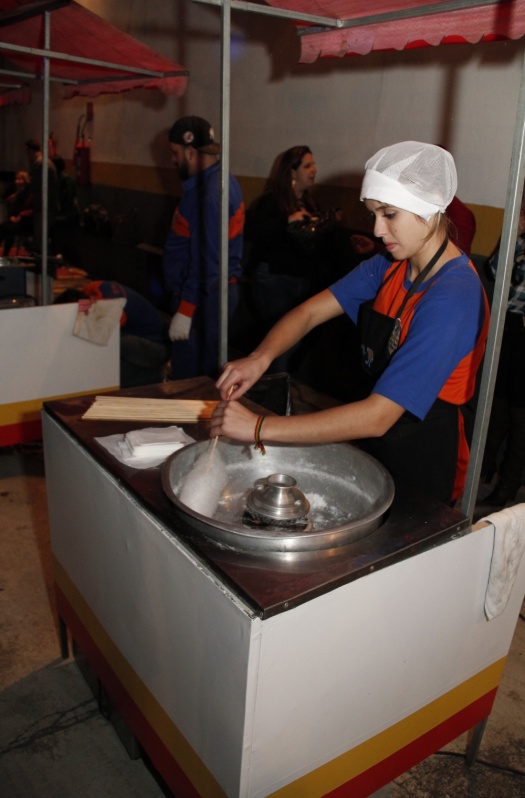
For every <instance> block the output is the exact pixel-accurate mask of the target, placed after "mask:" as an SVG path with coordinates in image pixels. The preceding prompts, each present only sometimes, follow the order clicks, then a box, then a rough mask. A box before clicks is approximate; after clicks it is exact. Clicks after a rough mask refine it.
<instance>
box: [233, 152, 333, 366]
mask: <svg viewBox="0 0 525 798" xmlns="http://www.w3.org/2000/svg"><path fill="white" fill-rule="evenodd" d="M316 175H317V166H316V163H315V159H314V156H313V154H312V151H311V150H310V148H309V147H307V146H305V145H301V146H295V147H291V148H290V149H288V150H286V151H285V152H284V153H282V155H281V156H280V158H279V159H278V160H277V163H276V167H275V169H274V172H273V174H272V175H271V177H270V179H269V181H268V185H267V189H266V191H265V193H264V194H263V196H262V197H261V198H260V199H259V201H258V202H257V204H256V206H255V207H254V208H253V209H252V210H251V211H250V213H249V216H248V222H247V229H246V238H247V239H248V240H249V241H250V244H251V250H250V259H249V260H250V267H249V271H250V277H251V296H252V301H253V305H254V307H255V309H256V312H257V314H258V316H259V320H260V321H261V322H262V324H263V327H265V328H266V329H269V327H271V326H272V325H273V324H274V323H275V322H276V321H277V320H278V319H280V318H281V317H282V316H284V314H285V313H287V312H288V311H289V310H291V308H294V307H295V306H296V305H299V304H300V303H301V302H304V300H305V299H308V298H309V297H310V296H312V295H313V294H314V293H316V291H317V290H318V289H319V285H320V280H321V279H322V275H323V264H324V263H326V260H327V258H328V249H329V233H330V228H331V225H330V224H326V223H325V224H323V225H319V219H320V212H319V209H318V207H317V205H316V203H315V200H314V198H313V196H312V192H311V189H312V187H313V185H314V182H315V178H316ZM290 356H291V352H288V353H286V354H283V355H282V356H281V357H280V358H279V359H278V360H277V362H276V363H274V370H277V371H283V370H285V369H286V367H287V365H288V361H289V358H290Z"/></svg>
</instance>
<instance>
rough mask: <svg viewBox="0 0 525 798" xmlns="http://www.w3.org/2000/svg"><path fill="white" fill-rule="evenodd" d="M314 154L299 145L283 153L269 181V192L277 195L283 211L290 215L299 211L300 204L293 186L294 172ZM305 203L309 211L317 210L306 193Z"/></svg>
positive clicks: (304, 195) (304, 146) (304, 196)
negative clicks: (304, 160) (308, 156)
mask: <svg viewBox="0 0 525 798" xmlns="http://www.w3.org/2000/svg"><path fill="white" fill-rule="evenodd" d="M308 154H310V155H311V154H312V150H311V149H310V147H307V146H306V145H297V146H295V147H290V149H289V150H286V151H285V152H283V154H282V155H281V157H280V158H279V159H278V161H277V164H276V167H275V171H274V173H273V175H272V176H271V178H270V181H269V191H271V193H272V194H274V195H275V197H276V198H277V200H278V202H279V206H280V208H281V210H283V211H284V212H285V213H287V214H290V213H293V212H294V211H296V210H298V208H299V203H298V201H297V197H296V196H295V192H294V190H293V185H292V170H295V169H298V168H299V167H300V166H301V164H302V162H303V158H304V156H305V155H308ZM303 202H304V205H305V206H306V208H307V209H308V210H311V211H314V210H316V205H315V202H314V200H313V199H312V197H311V196H310V195H309V194H308V193H307V192H306V191H305V193H304V194H303Z"/></svg>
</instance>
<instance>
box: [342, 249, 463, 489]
mask: <svg viewBox="0 0 525 798" xmlns="http://www.w3.org/2000/svg"><path fill="white" fill-rule="evenodd" d="M447 243H448V239H447V238H445V240H444V241H443V244H442V245H441V246H440V248H439V249H438V251H437V252H436V254H435V255H434V257H433V258H432V260H431V261H430V262H429V263H428V264H427V265H426V266H425V268H424V269H423V271H422V272H421V274H420V275H419V276H418V277H417V279H416V280H415V281H414V282H413V284H412V286H411V287H410V289H409V291H408V292H407V294H406V296H405V299H404V300H403V302H402V303H401V305H400V307H399V308H398V310H397V312H396V313H395V314H394V317H391V316H387V315H385V314H383V313H379V312H378V311H376V310H374V308H373V304H374V300H371V301H370V302H366V303H364V304H363V305H361V308H360V311H359V321H358V326H359V335H360V344H361V357H362V360H361V362H362V366H363V368H364V370H365V371H366V373H367V374H369V375H370V376H372V377H374V378H375V379H377V378H378V377H379V376H380V375H381V374H382V372H383V371H384V370H385V368H386V367H387V366H388V364H389V362H390V360H391V358H392V356H393V355H394V353H395V352H396V350H397V348H398V346H399V339H400V336H401V314H402V312H403V309H404V308H405V306H406V303H407V302H408V300H409V299H410V297H411V296H412V295H413V294H414V292H415V291H416V289H417V288H418V287H419V285H421V283H422V282H423V280H424V279H425V277H426V276H427V275H428V274H429V273H430V271H431V269H432V267H433V266H434V265H435V264H436V263H437V261H438V260H439V258H440V257H441V255H442V254H443V252H444V251H445V248H446V246H447ZM403 263H404V261H401V262H400V263H399V265H398V266H397V267H396V268H395V269H394V270H393V271H392V272H391V273H390V274H389V275H388V277H387V278H386V280H384V281H383V282H382V283H381V286H380V287H379V291H381V289H382V287H383V286H384V285H386V283H387V282H388V281H389V280H390V279H391V278H392V277H393V276H394V274H396V273H397V271H398V269H399V268H400V267H401V266H402V265H403ZM379 291H378V293H379ZM459 412H460V410H459V408H458V407H457V405H453V404H450V403H449V402H444V401H442V400H441V399H436V401H435V402H434V404H433V405H432V407H431V408H430V410H429V411H428V413H427V415H426V416H425V418H424V419H423V420H421V419H418V418H417V417H416V416H414V415H412V413H409V412H405V413H403V415H402V416H401V418H400V419H399V420H398V421H397V422H396V423H395V424H394V425H393V426H392V427H391V428H390V429H389V430H388V432H386V433H385V434H384V435H382V436H381V437H379V438H366V439H364V440H362V441H359V442H358V444H359V446H360V447H361V448H362V449H364V450H365V451H367V452H369V454H371V455H373V456H374V457H376V458H377V459H378V460H379V461H380V462H381V463H383V465H384V466H385V468H387V469H388V471H389V472H390V473H391V474H392V477H393V479H394V481H395V483H396V486H398V487H401V486H404V487H407V488H409V489H410V490H415V491H417V492H418V493H423V494H427V495H429V496H432V497H433V498H435V499H439V500H440V501H442V502H445V503H450V502H451V500H452V494H453V489H454V482H455V478H456V468H457V457H458V448H459V418H458V413H459Z"/></svg>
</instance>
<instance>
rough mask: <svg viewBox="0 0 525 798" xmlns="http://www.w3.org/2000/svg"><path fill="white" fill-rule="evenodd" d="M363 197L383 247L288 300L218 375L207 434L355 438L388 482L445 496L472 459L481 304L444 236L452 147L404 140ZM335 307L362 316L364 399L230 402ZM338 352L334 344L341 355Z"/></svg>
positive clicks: (381, 159) (373, 169) (373, 161)
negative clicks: (275, 412)
mask: <svg viewBox="0 0 525 798" xmlns="http://www.w3.org/2000/svg"><path fill="white" fill-rule="evenodd" d="M365 169H366V171H365V176H364V180H363V185H362V190H361V200H362V201H363V202H364V203H365V205H366V207H367V208H368V210H369V211H370V213H371V214H372V216H373V217H374V234H375V235H376V236H378V237H379V238H381V239H382V240H383V244H384V251H383V252H381V253H379V254H377V255H375V256H374V257H372V258H370V259H369V260H367V261H364V262H363V263H362V264H360V265H359V266H358V267H357V268H355V269H354V270H352V271H351V272H349V274H347V275H346V276H345V277H343V278H342V279H341V280H339V281H338V282H336V283H334V284H333V285H332V286H331V287H330V288H328V289H326V290H324V291H322V292H321V293H319V294H317V295H316V296H314V297H312V298H311V299H309V300H307V301H306V302H304V303H303V304H302V305H300V306H298V307H297V308H294V309H293V310H292V311H290V313H288V314H287V315H286V316H285V317H284V318H283V319H281V320H280V321H279V322H278V323H277V324H276V325H275V326H274V327H273V328H272V330H270V332H269V333H268V335H267V336H266V338H265V339H264V340H263V341H262V342H261V344H260V345H259V346H258V347H257V348H256V349H255V350H254V351H253V352H252V353H251V354H250V355H249V356H248V357H245V358H243V359H241V360H237V361H233V362H230V363H227V364H226V366H225V367H224V370H223V373H222V375H221V376H220V378H219V380H218V381H217V387H218V388H219V389H220V393H221V397H222V398H223V400H226V397H227V395H228V392H229V391H230V388H231V387H232V386H235V387H234V389H233V391H232V393H231V400H232V401H229V402H227V401H222V402H220V403H219V405H218V406H217V409H216V411H215V413H214V416H213V419H212V425H211V436H212V437H213V436H216V435H226V436H228V437H231V438H234V439H236V440H240V441H253V440H254V439H255V444H256V446H257V447H258V448H260V447H261V446H262V445H263V441H264V442H267V443H270V442H276V443H298V444H305V443H329V442H335V441H348V440H350V441H355V442H358V444H359V445H360V446H361V447H362V448H363V449H365V450H366V451H368V452H370V453H371V454H372V455H374V456H375V457H377V459H378V460H380V461H381V462H382V463H383V464H384V465H385V466H386V468H387V469H388V470H389V471H390V473H391V474H392V476H393V477H394V480H395V482H396V485H397V486H398V487H399V486H400V485H405V486H408V487H410V488H411V489H414V490H416V491H418V492H421V493H424V494H427V495H430V496H433V497H435V498H438V499H440V500H442V501H444V502H447V503H449V502H453V501H455V500H456V498H457V497H458V496H459V495H460V493H461V491H462V489H463V485H464V479H465V472H466V467H467V463H468V455H469V451H468V444H467V441H466V438H465V432H464V423H463V416H462V412H461V408H462V405H464V404H465V403H467V402H468V401H469V400H470V399H471V398H472V396H473V394H474V389H475V378H476V371H477V369H478V367H479V364H480V361H481V358H482V356H483V352H484V347H485V341H486V336H487V328H488V321H489V311H488V304H487V300H486V297H485V294H484V291H483V288H482V285H481V282H480V280H479V277H478V275H477V273H476V271H475V269H474V267H473V265H472V264H471V263H470V261H469V260H468V258H467V257H466V256H465V255H464V254H463V253H462V252H460V250H459V249H458V248H457V247H456V246H455V244H453V243H452V242H451V241H449V239H448V236H447V227H446V217H445V216H444V211H445V209H446V207H447V205H448V204H449V203H450V201H451V200H452V198H453V197H454V195H455V193H456V188H457V176H456V168H455V165H454V160H453V158H452V156H451V155H450V153H448V152H447V151H446V150H444V149H442V148H441V147H437V146H436V145H433V144H425V143H420V142H414V141H405V142H400V143H398V144H394V145H392V146H390V147H385V148H383V149H381V150H380V151H379V152H377V153H376V154H375V155H374V156H373V157H372V158H370V160H369V161H368V162H367V164H366V167H365ZM343 313H346V314H348V316H350V318H351V319H352V320H353V321H354V322H356V323H358V326H359V335H360V344H361V355H362V365H363V367H364V369H365V370H366V371H367V372H368V374H370V375H371V377H372V378H373V380H374V382H373V387H372V389H371V392H370V394H369V396H368V397H367V398H365V399H363V400H361V401H357V402H352V403H351V404H346V405H342V406H340V407H335V408H331V409H329V410H323V411H320V412H317V413H312V414H305V415H299V416H284V417H281V416H266V417H260V416H257V415H254V414H253V413H252V412H250V411H249V410H247V408H245V407H244V406H243V405H242V404H240V403H239V402H237V401H234V400H236V399H238V398H239V397H240V396H242V395H243V394H244V393H245V392H246V391H247V390H248V389H249V388H250V387H251V386H252V385H253V384H254V383H255V382H256V381H257V380H258V379H259V377H260V376H261V375H262V374H263V372H264V371H266V369H267V368H268V366H269V365H270V363H271V362H272V360H274V358H275V357H277V356H278V355H279V354H281V353H282V352H285V351H286V350H287V349H289V348H290V347H291V346H293V345H294V344H295V343H296V342H297V341H299V340H300V339H301V338H302V337H304V336H305V335H306V334H307V333H308V332H309V331H310V330H312V329H313V328H314V327H316V326H317V325H319V324H322V323H323V322H325V321H328V319H332V318H334V317H336V316H339V315H341V314H343ZM344 356H345V350H344V342H341V357H344Z"/></svg>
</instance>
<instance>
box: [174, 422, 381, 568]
mask: <svg viewBox="0 0 525 798" xmlns="http://www.w3.org/2000/svg"><path fill="white" fill-rule="evenodd" d="M206 451H210V453H211V443H210V442H209V441H204V442H200V443H194V444H191V445H190V446H186V447H184V448H183V449H179V451H177V452H175V454H173V455H172V456H171V457H170V458H168V460H166V462H165V463H164V465H163V468H162V484H163V488H164V491H165V492H166V494H167V496H168V497H169V499H170V500H171V501H172V502H173V503H174V505H175V507H176V508H177V509H178V510H179V511H180V512H181V513H184V515H185V517H186V519H187V520H188V521H189V522H190V524H191V526H193V527H194V528H195V529H196V530H198V531H199V532H201V533H202V534H203V535H205V536H206V537H207V538H209V539H210V540H213V541H214V542H215V543H217V544H220V545H221V546H223V547H228V548H233V549H236V550H245V551H252V552H253V551H257V552H265V553H271V552H309V551H318V550H320V549H332V548H335V547H339V546H344V545H347V544H348V543H352V542H353V541H355V540H359V539H360V538H362V537H365V536H366V535H369V534H370V533H372V532H374V531H375V530H376V529H377V527H378V526H379V525H380V524H381V522H382V519H383V516H384V514H385V512H386V511H387V510H388V508H389V507H390V505H391V504H392V501H393V498H394V483H393V480H392V477H391V476H390V474H389V473H388V471H387V470H386V469H385V468H384V467H383V466H382V465H381V464H380V463H379V462H378V461H377V460H375V459H374V458H373V457H370V455H368V454H366V453H365V452H362V451H361V450H360V449H358V448H356V447H355V446H352V445H351V444H348V443H335V444H322V445H312V446H294V445H266V454H265V455H261V453H260V452H258V451H256V450H254V448H253V446H251V445H247V444H241V443H237V442H233V441H229V440H225V439H222V438H221V439H219V441H218V442H217V446H216V449H215V453H214V454H212V455H211V459H210V466H209V468H210V470H209V474H208V476H207V478H208V479H209V480H210V485H212V483H213V480H214V472H213V469H215V468H220V469H223V470H224V469H225V470H226V475H227V480H223V482H224V481H225V482H226V486H225V487H224V488H223V489H222V492H221V493H220V497H219V500H218V503H217V506H216V509H215V510H214V512H213V514H212V515H211V516H205V515H201V514H200V513H199V512H196V511H195V510H192V509H191V507H189V506H188V505H187V504H185V503H183V502H182V501H181V500H180V498H179V496H180V493H181V489H182V487H183V486H184V484H185V481H186V480H187V478H188V475H189V474H190V473H191V471H192V468H193V465H194V464H195V462H196V460H197V459H198V458H199V457H201V455H202V454H203V453H204V452H206ZM272 474H280V475H287V476H289V477H292V478H293V479H294V480H295V481H296V483H297V488H298V489H300V491H302V493H303V494H304V495H305V497H306V499H307V501H308V502H309V504H310V511H309V520H310V523H309V524H308V526H307V527H306V528H301V529H295V528H294V527H293V525H292V526H290V527H288V526H286V525H284V526H271V525H268V526H265V525H264V524H263V525H257V526H253V525H251V524H250V523H249V522H248V523H246V502H247V497H248V496H249V495H250V493H251V492H252V491H253V490H254V485H255V483H256V482H257V480H261V479H266V478H267V477H268V476H270V475H272Z"/></svg>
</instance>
